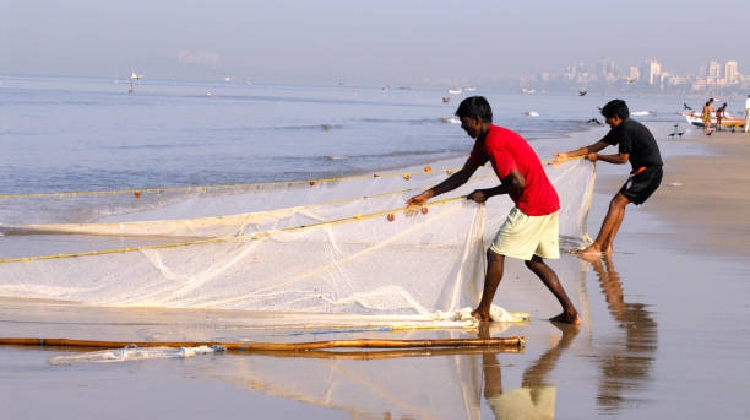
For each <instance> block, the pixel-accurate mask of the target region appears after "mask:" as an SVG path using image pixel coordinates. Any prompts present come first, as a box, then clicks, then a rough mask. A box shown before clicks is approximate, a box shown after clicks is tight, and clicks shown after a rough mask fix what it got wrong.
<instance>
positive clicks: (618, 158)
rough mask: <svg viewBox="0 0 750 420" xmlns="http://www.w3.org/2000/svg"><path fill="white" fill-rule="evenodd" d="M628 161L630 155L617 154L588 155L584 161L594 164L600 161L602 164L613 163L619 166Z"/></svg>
mask: <svg viewBox="0 0 750 420" xmlns="http://www.w3.org/2000/svg"><path fill="white" fill-rule="evenodd" d="M629 159H630V153H618V154H616V155H600V154H599V153H589V154H588V155H586V160H589V161H591V162H596V161H598V160H601V161H602V162H607V163H614V164H616V165H620V164H623V163H627V162H628V160H629Z"/></svg>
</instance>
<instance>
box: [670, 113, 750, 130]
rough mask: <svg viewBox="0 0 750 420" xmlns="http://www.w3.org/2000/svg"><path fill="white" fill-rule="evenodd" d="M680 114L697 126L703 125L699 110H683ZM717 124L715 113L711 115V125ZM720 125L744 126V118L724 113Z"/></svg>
mask: <svg viewBox="0 0 750 420" xmlns="http://www.w3.org/2000/svg"><path fill="white" fill-rule="evenodd" d="M682 116H683V117H685V120H686V121H687V122H688V123H690V124H692V125H694V126H697V127H703V118H701V114H700V113H699V112H683V113H682ZM716 124H718V120H717V119H716V115H712V116H711V125H712V126H715V125H716ZM721 126H722V127H727V128H729V127H731V128H740V127H744V126H745V119H744V118H737V117H730V116H729V115H727V114H725V115H724V116H723V117H722V118H721Z"/></svg>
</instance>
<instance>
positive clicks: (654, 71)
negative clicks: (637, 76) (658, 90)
mask: <svg viewBox="0 0 750 420" xmlns="http://www.w3.org/2000/svg"><path fill="white" fill-rule="evenodd" d="M661 73H662V71H661V64H660V63H659V62H658V61H656V59H655V58H652V59H650V60H648V61H646V62H645V63H643V67H641V77H642V78H643V82H644V83H646V84H648V85H649V86H653V85H655V84H660V82H661Z"/></svg>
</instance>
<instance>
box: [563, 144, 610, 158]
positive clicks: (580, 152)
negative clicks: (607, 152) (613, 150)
mask: <svg viewBox="0 0 750 420" xmlns="http://www.w3.org/2000/svg"><path fill="white" fill-rule="evenodd" d="M607 146H609V143H605V142H604V141H603V140H599V141H598V142H596V143H594V144H590V145H588V146H583V147H581V148H578V149H575V150H570V151H567V152H562V153H555V160H556V161H565V160H567V159H569V158H573V157H577V156H588V155H590V154H591V153H598V152H599V151H601V150H602V149H604V148H605V147H607Z"/></svg>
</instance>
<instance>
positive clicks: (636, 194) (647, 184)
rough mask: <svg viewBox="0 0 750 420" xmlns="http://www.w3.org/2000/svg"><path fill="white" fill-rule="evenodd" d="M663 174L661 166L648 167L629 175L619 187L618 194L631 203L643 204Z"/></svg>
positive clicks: (657, 186) (656, 186)
mask: <svg viewBox="0 0 750 420" xmlns="http://www.w3.org/2000/svg"><path fill="white" fill-rule="evenodd" d="M663 175H664V171H663V170H662V167H661V166H651V167H648V168H646V169H645V170H643V171H641V172H639V173H637V174H635V175H631V177H630V178H628V180H627V181H625V184H623V185H622V188H620V194H622V195H624V196H625V197H626V198H627V199H628V200H630V202H631V203H633V204H643V203H644V202H645V201H646V200H648V198H649V197H651V194H653V193H654V191H656V189H657V188H659V184H661V178H662V176H663Z"/></svg>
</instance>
